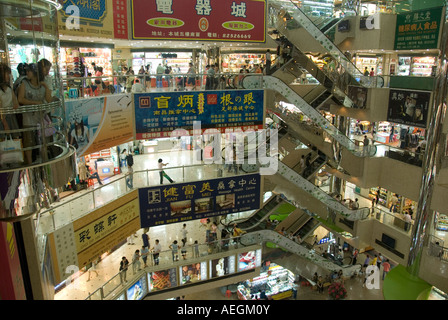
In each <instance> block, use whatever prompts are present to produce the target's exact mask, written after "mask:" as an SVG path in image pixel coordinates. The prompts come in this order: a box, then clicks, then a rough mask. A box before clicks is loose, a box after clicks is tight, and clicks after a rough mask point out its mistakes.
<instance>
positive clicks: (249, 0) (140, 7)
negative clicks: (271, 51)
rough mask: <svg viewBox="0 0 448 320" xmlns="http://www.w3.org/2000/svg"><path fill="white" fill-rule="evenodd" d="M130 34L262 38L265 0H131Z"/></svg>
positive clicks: (136, 36)
mask: <svg viewBox="0 0 448 320" xmlns="http://www.w3.org/2000/svg"><path fill="white" fill-rule="evenodd" d="M131 12H132V38H133V39H142V40H157V39H173V40H190V41H191V40H213V41H232V42H237V41H242V42H265V40H266V38H265V35H266V32H265V21H266V1H265V0H245V1H233V0H232V1H231V0H220V1H211V0H182V1H174V0H150V1H148V0H133V1H132V3H131Z"/></svg>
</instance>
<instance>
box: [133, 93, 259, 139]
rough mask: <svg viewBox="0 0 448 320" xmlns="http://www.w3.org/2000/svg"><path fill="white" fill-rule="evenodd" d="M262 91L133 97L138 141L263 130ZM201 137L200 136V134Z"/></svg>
mask: <svg viewBox="0 0 448 320" xmlns="http://www.w3.org/2000/svg"><path fill="white" fill-rule="evenodd" d="M263 105H264V92H263V90H229V91H202V92H201V91H188V92H180V91H178V92H154V93H141V94H135V130H136V138H137V139H154V138H161V137H169V136H170V135H171V133H172V131H173V130H175V129H180V128H182V129H185V130H187V131H189V132H190V134H192V133H193V130H192V129H193V122H195V121H200V123H201V129H202V130H205V129H210V128H214V129H217V130H219V131H220V132H222V133H224V132H225V129H229V128H232V129H235V128H241V129H242V130H244V131H246V130H248V129H252V130H254V131H256V130H258V129H263ZM199 134H200V133H199Z"/></svg>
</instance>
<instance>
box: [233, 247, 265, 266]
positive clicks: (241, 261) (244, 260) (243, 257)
mask: <svg viewBox="0 0 448 320" xmlns="http://www.w3.org/2000/svg"><path fill="white" fill-rule="evenodd" d="M260 265H261V250H254V251H248V252H243V253H239V254H238V271H246V270H250V269H254V268H256V267H259V266H260Z"/></svg>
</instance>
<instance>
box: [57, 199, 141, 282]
mask: <svg viewBox="0 0 448 320" xmlns="http://www.w3.org/2000/svg"><path fill="white" fill-rule="evenodd" d="M136 197H137V193H136V192H133V193H129V194H128V195H125V196H124V197H121V198H120V199H118V200H115V201H113V202H111V203H110V204H107V205H105V206H103V207H101V208H99V209H97V210H95V211H93V212H92V213H90V214H88V215H86V216H85V217H82V218H80V219H78V220H75V221H74V222H73V223H70V224H68V225H66V226H64V227H61V228H59V229H58V230H56V231H54V232H53V233H50V234H49V235H48V240H49V246H50V250H51V252H52V255H51V258H52V259H53V265H54V266H55V268H54V270H55V271H54V272H55V274H54V278H55V281H56V282H57V283H59V282H60V281H62V280H64V279H66V278H67V277H69V276H70V275H71V273H73V271H75V272H76V270H79V269H81V268H83V267H85V266H86V265H88V264H89V263H90V262H92V261H94V260H96V259H97V258H98V257H99V256H101V255H102V254H103V253H104V252H107V251H108V250H110V249H111V248H113V247H115V246H117V245H118V244H120V243H121V242H123V241H125V240H126V238H127V237H128V236H129V235H131V234H133V233H135V232H136V231H138V229H139V220H140V219H139V209H138V199H137V198H136Z"/></svg>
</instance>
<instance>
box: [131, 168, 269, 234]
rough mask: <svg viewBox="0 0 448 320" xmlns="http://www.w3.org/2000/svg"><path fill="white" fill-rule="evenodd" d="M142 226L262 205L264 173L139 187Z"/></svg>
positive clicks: (238, 210)
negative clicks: (262, 179) (262, 177)
mask: <svg viewBox="0 0 448 320" xmlns="http://www.w3.org/2000/svg"><path fill="white" fill-rule="evenodd" d="M138 194H139V204H140V221H141V227H142V228H147V227H151V226H157V225H163V224H170V223H176V222H182V221H187V220H197V219H203V218H208V217H213V216H218V215H224V214H231V213H235V212H242V211H248V210H256V209H259V208H260V199H261V177H260V175H259V174H248V175H243V176H236V177H226V178H218V179H212V180H204V181H196V182H188V183H175V184H169V185H159V186H156V187H149V188H140V189H139V190H138Z"/></svg>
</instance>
